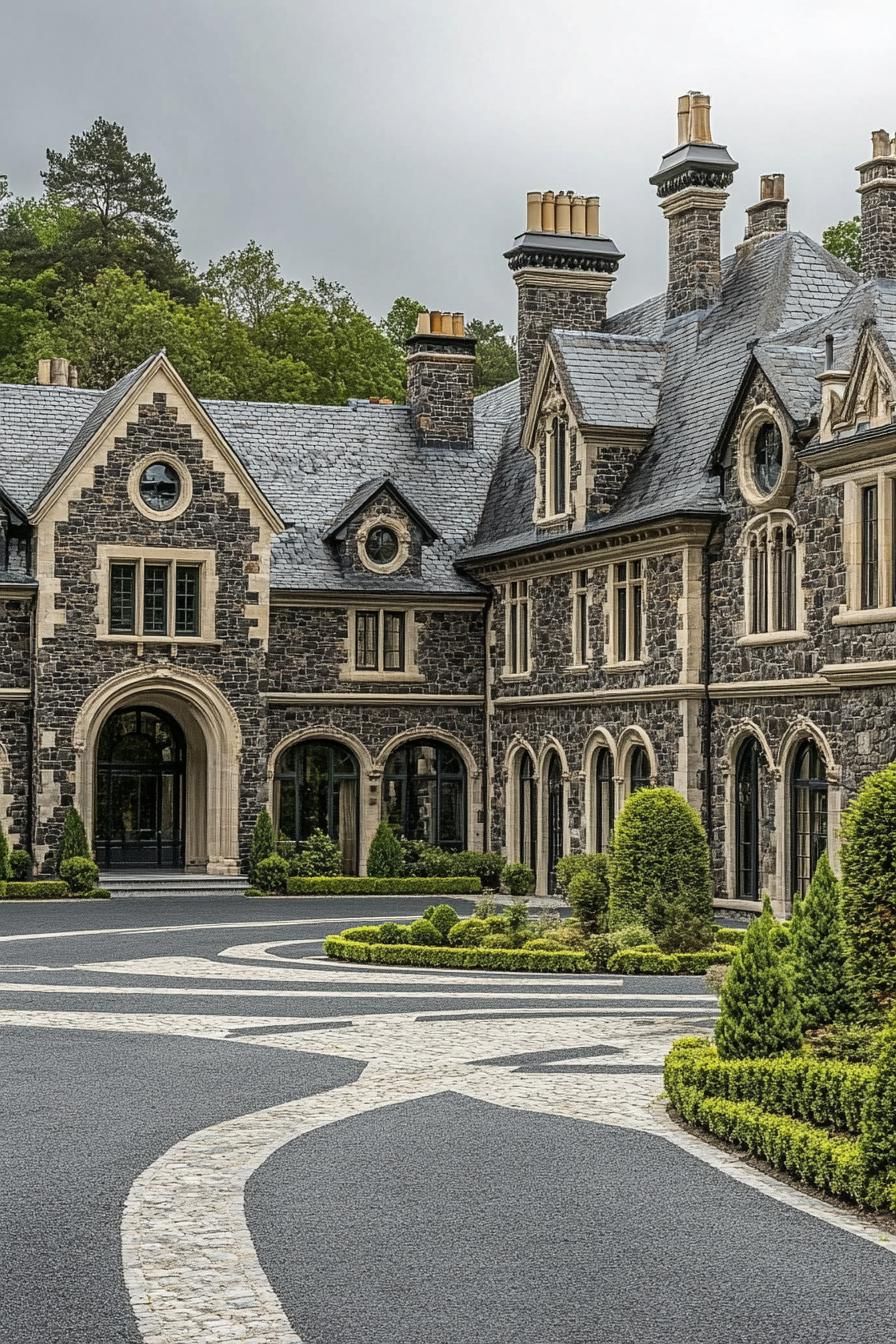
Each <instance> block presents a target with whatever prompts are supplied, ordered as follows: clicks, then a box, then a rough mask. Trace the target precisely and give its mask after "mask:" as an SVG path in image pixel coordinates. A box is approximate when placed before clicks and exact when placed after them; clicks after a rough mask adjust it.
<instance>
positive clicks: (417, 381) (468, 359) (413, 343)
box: [408, 311, 476, 445]
mask: <svg viewBox="0 0 896 1344" xmlns="http://www.w3.org/2000/svg"><path fill="white" fill-rule="evenodd" d="M475 364H476V342H475V340H473V339H472V337H470V336H468V335H467V333H466V329H465V327H464V315H463V313H442V312H437V311H433V312H431V313H421V314H420V315H419V317H418V318H417V330H416V331H415V332H414V334H413V336H412V337H411V339H410V340H409V341H408V405H409V406H410V408H411V417H412V419H413V423H414V429H415V431H416V434H417V438H418V440H419V441H420V442H421V443H423V444H426V445H431V444H472V442H473V387H474V376H473V375H474V370H475Z"/></svg>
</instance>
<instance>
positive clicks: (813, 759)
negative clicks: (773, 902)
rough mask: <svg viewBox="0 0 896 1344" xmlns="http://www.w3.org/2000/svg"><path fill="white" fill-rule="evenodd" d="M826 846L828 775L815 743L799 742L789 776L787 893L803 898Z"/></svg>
mask: <svg viewBox="0 0 896 1344" xmlns="http://www.w3.org/2000/svg"><path fill="white" fill-rule="evenodd" d="M827 845H828V776H827V769H826V767H825V763H824V761H823V759H822V756H821V752H820V751H819V749H818V744H817V743H816V742H815V740H814V739H813V738H806V740H805V741H803V742H801V743H800V745H799V747H798V748H797V750H796V754H795V756H794V758H793V769H792V771H791V776H790V892H789V895H791V896H805V894H806V892H807V891H808V890H809V883H810V882H811V881H812V875H813V873H814V872H815V865H816V864H817V863H818V860H819V859H820V858H821V856H822V854H823V853H824V852H825V850H826V849H827Z"/></svg>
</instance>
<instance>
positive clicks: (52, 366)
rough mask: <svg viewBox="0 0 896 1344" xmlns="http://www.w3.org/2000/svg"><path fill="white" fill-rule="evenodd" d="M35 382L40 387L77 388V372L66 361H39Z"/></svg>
mask: <svg viewBox="0 0 896 1344" xmlns="http://www.w3.org/2000/svg"><path fill="white" fill-rule="evenodd" d="M37 381H38V384H39V386H41V387H77V386H78V370H77V367H76V365H74V364H71V363H69V361H68V360H67V359H39V360H38V361H37Z"/></svg>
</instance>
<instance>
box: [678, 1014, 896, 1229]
mask: <svg viewBox="0 0 896 1344" xmlns="http://www.w3.org/2000/svg"><path fill="white" fill-rule="evenodd" d="M872 1072H873V1071H872V1070H871V1069H870V1068H868V1067H867V1066H865V1065H862V1064H833V1065H832V1063H831V1062H829V1061H817V1060H812V1059H811V1058H807V1057H806V1056H783V1057H777V1058H774V1059H755V1060H744V1059H735V1060H720V1059H719V1057H718V1055H717V1054H716V1051H715V1048H714V1047H713V1046H711V1045H707V1044H706V1042H705V1041H703V1040H699V1039H695V1038H689V1039H686V1040H683V1041H677V1042H676V1044H675V1045H674V1046H673V1048H672V1050H671V1052H670V1053H669V1055H668V1057H667V1059H666V1065H665V1070H664V1075H665V1085H666V1091H667V1093H668V1094H669V1099H670V1100H671V1102H672V1105H673V1106H674V1108H675V1110H676V1111H677V1112H678V1113H679V1115H681V1117H682V1118H683V1119H684V1120H686V1121H687V1122H688V1123H690V1124H694V1125H698V1126H700V1127H701V1128H703V1129H706V1130H708V1131H709V1132H710V1133H711V1134H714V1135H716V1137H718V1138H720V1139H725V1140H727V1141H728V1142H730V1143H734V1144H736V1145H737V1146H738V1147H741V1148H744V1149H746V1151H747V1152H748V1153H750V1154H752V1155H753V1156H754V1157H761V1158H764V1159H765V1161H767V1162H770V1163H771V1164H772V1165H773V1166H775V1167H778V1168H779V1169H780V1170H782V1171H786V1172H788V1173H789V1174H790V1175H792V1176H795V1177H797V1179H799V1180H801V1181H805V1182H807V1183H808V1184H810V1185H815V1186H818V1188H819V1189H821V1190H824V1191H826V1192H827V1193H828V1194H832V1195H839V1196H845V1197H846V1198H849V1199H853V1200H855V1201H856V1202H857V1203H859V1204H864V1205H866V1206H867V1207H869V1208H876V1209H888V1210H890V1211H891V1212H896V1170H893V1169H891V1170H889V1171H887V1172H885V1173H883V1174H875V1173H872V1172H870V1171H869V1169H868V1165H867V1163H866V1161H865V1157H864V1154H863V1151H862V1146H861V1144H860V1142H859V1140H858V1139H857V1138H854V1137H853V1134H855V1133H856V1131H857V1129H858V1125H859V1120H860V1114H861V1110H862V1107H863V1105H864V1102H865V1100H866V1099H867V1097H868V1095H869V1093H870V1090H871V1086H872V1081H873V1079H872ZM801 1075H802V1076H801ZM782 1112H796V1114H792V1113H782ZM804 1116H805V1117H808V1118H802V1117H804ZM813 1121H814V1123H813ZM844 1130H845V1131H847V1133H846V1134H845V1135H844V1134H843V1132H842V1131H844ZM831 1131H840V1132H833V1133H832V1132H831Z"/></svg>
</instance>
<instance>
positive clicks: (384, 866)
mask: <svg viewBox="0 0 896 1344" xmlns="http://www.w3.org/2000/svg"><path fill="white" fill-rule="evenodd" d="M403 872H404V852H403V851H402V848H401V844H400V842H399V840H398V837H397V835H396V834H395V832H394V831H393V829H392V827H391V826H390V825H389V823H388V821H381V822H380V824H379V826H378V827H377V828H376V835H375V836H374V837H373V839H372V840H371V842H370V851H369V853H368V855H367V875H368V877H401V875H402V873H403Z"/></svg>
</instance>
